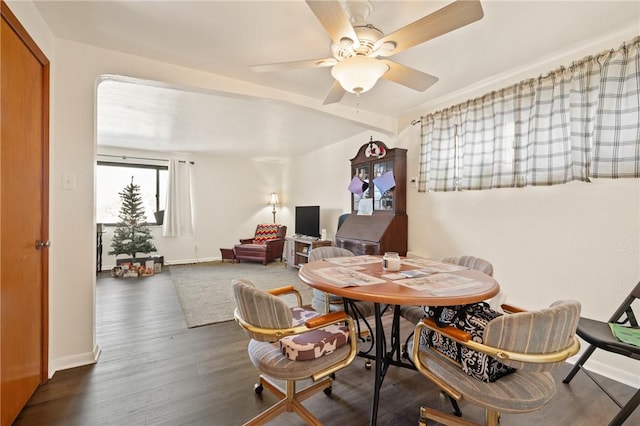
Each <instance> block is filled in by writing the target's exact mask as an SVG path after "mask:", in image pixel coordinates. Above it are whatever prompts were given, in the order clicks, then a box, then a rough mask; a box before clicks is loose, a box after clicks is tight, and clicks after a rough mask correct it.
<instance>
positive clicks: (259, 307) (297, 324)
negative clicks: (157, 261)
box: [232, 279, 357, 425]
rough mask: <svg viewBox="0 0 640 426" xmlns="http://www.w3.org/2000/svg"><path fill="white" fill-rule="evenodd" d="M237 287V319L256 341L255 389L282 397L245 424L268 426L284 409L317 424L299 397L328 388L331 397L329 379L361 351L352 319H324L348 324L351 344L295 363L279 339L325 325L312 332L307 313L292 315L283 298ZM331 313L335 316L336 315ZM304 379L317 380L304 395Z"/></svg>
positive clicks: (246, 284) (246, 285) (252, 353)
mask: <svg viewBox="0 0 640 426" xmlns="http://www.w3.org/2000/svg"><path fill="white" fill-rule="evenodd" d="M232 286H233V293H234V296H235V300H236V312H235V317H236V320H237V321H238V323H239V324H240V325H241V326H242V327H243V328H244V330H245V331H246V332H247V334H248V335H249V336H250V337H251V340H250V342H249V345H248V352H249V359H250V360H251V362H252V364H253V365H254V366H255V367H256V368H257V369H258V370H259V371H260V372H261V373H262V374H261V375H260V383H259V384H258V385H256V387H255V391H256V393H258V394H260V393H262V390H263V387H266V388H268V389H269V390H270V391H271V392H273V393H274V394H275V395H276V396H277V397H278V398H279V399H280V401H279V402H278V403H276V404H275V405H273V406H271V407H270V408H269V409H268V410H266V411H264V412H262V413H261V414H259V415H258V416H256V417H254V418H253V419H251V420H250V421H248V422H247V423H245V425H259V424H263V423H265V422H267V421H269V420H271V419H273V418H274V417H276V416H277V415H279V414H280V413H282V412H285V411H289V412H295V413H297V414H298V415H300V416H301V417H302V418H303V419H314V420H315V421H317V419H316V418H315V417H314V416H313V414H311V412H309V411H308V410H307V409H306V408H305V407H304V406H302V404H300V402H299V400H298V397H299V395H305V396H306V395H310V394H312V393H314V392H318V391H320V390H324V392H325V393H326V394H327V395H328V394H330V393H331V384H332V380H331V378H330V377H329V376H330V375H331V374H332V373H334V372H335V371H337V370H338V369H340V368H343V367H345V366H346V365H348V364H350V363H351V361H353V359H354V358H355V356H356V353H357V343H356V334H355V326H354V324H353V320H352V319H351V318H350V317H348V316H346V315H342V316H337V317H335V318H326V319H325V322H327V324H326V325H329V324H343V323H345V322H346V323H347V325H348V329H349V344H345V345H343V346H340V347H338V348H336V349H335V350H333V351H332V352H329V353H326V354H325V355H323V356H320V357H319V358H316V359H311V360H304V361H295V360H291V359H289V358H288V357H287V356H286V355H284V354H283V351H282V349H281V347H280V345H279V339H280V338H281V337H282V336H287V335H289V336H292V335H297V334H296V333H300V332H301V331H304V330H298V329H300V328H302V329H309V330H318V327H320V326H325V325H322V324H318V325H316V326H314V327H312V328H309V327H308V326H307V325H306V324H305V323H304V321H303V320H304V316H305V315H307V313H305V312H302V313H301V312H292V311H293V310H295V308H290V307H289V306H288V305H287V304H286V303H285V302H284V301H283V300H281V299H280V298H279V297H277V296H275V295H273V294H270V293H269V292H266V291H263V290H260V289H257V288H256V287H255V286H254V285H253V283H252V282H251V281H249V280H245V279H236V280H233V282H232ZM308 313H310V314H309V315H311V317H312V319H311V321H313V320H317V319H321V318H322V316H321V315H319V314H318V313H316V312H313V311H311V310H308ZM332 315H333V316H335V314H332ZM301 316H302V317H301ZM296 330H297V331H296ZM260 331H263V333H260ZM265 332H269V333H271V334H267V333H265ZM275 332H277V333H278V334H275ZM310 332H312V333H313V332H314V331H310ZM271 379H276V380H284V381H285V382H286V389H282V388H280V386H279V385H278V384H276V382H274V381H272V380H271ZM304 379H313V381H314V383H312V384H311V385H309V386H307V387H305V388H304V389H302V390H301V391H296V386H295V382H296V381H297V380H304ZM301 398H302V399H304V398H303V397H301ZM314 424H315V423H314Z"/></svg>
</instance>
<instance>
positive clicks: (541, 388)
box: [410, 300, 580, 426]
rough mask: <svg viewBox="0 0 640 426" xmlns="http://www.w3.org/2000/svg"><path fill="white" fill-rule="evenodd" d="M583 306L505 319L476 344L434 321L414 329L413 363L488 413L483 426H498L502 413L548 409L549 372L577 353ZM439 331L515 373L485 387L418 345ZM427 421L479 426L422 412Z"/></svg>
mask: <svg viewBox="0 0 640 426" xmlns="http://www.w3.org/2000/svg"><path fill="white" fill-rule="evenodd" d="M579 317H580V303H579V302H577V301H573V300H566V301H564V300H563V301H557V302H554V303H553V304H552V305H551V306H550V307H549V308H546V309H541V310H537V311H521V312H516V313H513V314H507V315H501V316H499V317H496V318H495V319H493V320H491V321H489V323H487V325H486V327H485V329H484V334H483V336H482V338H483V343H477V342H475V341H473V340H472V339H471V336H470V335H469V334H468V333H466V332H464V331H462V330H459V329H456V328H454V327H451V326H448V327H444V328H439V327H438V326H437V325H436V323H435V322H434V321H433V320H432V319H431V318H429V319H424V320H422V321H421V322H419V323H418V324H417V325H416V328H415V333H414V337H413V340H412V342H411V344H410V353H411V359H412V361H413V363H414V364H415V366H416V368H417V370H418V371H419V372H420V373H421V374H422V375H423V376H425V377H426V378H427V379H429V380H430V381H432V382H433V383H435V384H436V385H437V386H438V387H440V389H442V390H443V391H444V392H445V393H446V394H447V395H449V396H450V397H451V398H453V399H455V400H456V401H461V400H465V401H468V402H470V403H472V404H474V405H478V406H480V407H483V408H484V409H485V424H486V425H489V426H497V424H498V419H499V413H511V414H515V413H527V412H531V411H535V410H538V409H541V408H542V407H544V406H545V405H546V404H547V403H548V402H549V401H550V400H551V398H552V397H553V395H554V394H555V391H556V385H555V381H554V379H553V377H552V376H551V373H550V371H551V370H553V369H554V368H556V367H558V366H559V365H561V364H562V363H563V361H564V360H566V359H567V358H569V357H570V356H572V355H574V354H576V353H577V352H578V350H579V349H580V344H579V342H578V339H577V337H576V336H575V333H576V328H577V326H578V319H579ZM427 328H428V329H432V330H435V331H437V332H439V333H441V334H443V335H445V336H446V337H449V338H450V339H452V340H455V341H456V342H458V343H459V344H461V345H465V346H467V347H469V348H471V349H473V350H475V351H480V352H483V353H486V354H488V355H490V356H492V357H494V358H496V359H498V360H499V361H500V362H501V363H503V364H505V365H508V366H510V367H513V368H515V369H516V371H515V372H513V373H511V374H509V375H507V376H504V377H502V378H500V379H498V380H497V381H495V382H484V381H481V380H478V379H476V378H474V377H471V376H469V375H468V374H467V373H465V372H464V371H463V370H462V369H461V367H460V366H459V365H458V364H456V363H455V362H453V361H452V360H451V359H450V358H447V357H445V356H444V355H442V354H441V353H440V352H438V351H436V350H434V349H433V348H431V347H427V346H423V345H421V344H420V335H421V333H422V331H423V330H425V329H427ZM427 419H431V420H435V421H438V422H441V423H443V424H445V425H452V424H456V425H460V424H463V425H471V424H475V423H473V422H470V421H466V420H463V419H461V418H459V417H456V416H453V415H452V414H449V413H444V412H441V411H439V410H435V409H433V408H429V407H420V421H419V424H420V425H422V426H424V425H426V421H427Z"/></svg>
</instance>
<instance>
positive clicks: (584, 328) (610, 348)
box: [562, 282, 640, 426]
mask: <svg viewBox="0 0 640 426" xmlns="http://www.w3.org/2000/svg"><path fill="white" fill-rule="evenodd" d="M636 299H640V282H638V284H636V286H635V288H634V289H633V290H632V291H631V293H630V294H629V295H628V296H627V297H626V299H624V302H622V304H621V305H620V307H618V309H617V310H616V312H615V313H614V314H613V316H612V317H611V318H610V319H609V321H608V322H602V321H596V320H592V319H588V318H580V322H579V324H578V330H577V332H576V334H577V335H578V336H580V337H581V338H582V339H584V340H585V341H586V342H587V343H589V347H588V348H587V350H586V351H585V352H584V353H583V354H582V355H581V356H580V358H579V359H578V361H577V362H576V363H575V365H574V366H573V368H572V369H571V371H570V372H569V374H567V375H566V377H565V378H564V379H563V380H562V382H563V383H569V382H570V381H571V379H573V376H575V375H576V373H577V372H578V370H580V369H582V371H584V372H585V374H586V375H587V376H589V378H590V379H591V380H593V381H594V382H595V383H596V384H597V385H598V387H599V388H600V389H602V391H603V392H604V393H606V394H607V396H608V397H609V398H611V400H612V401H613V402H615V403H616V405H617V406H618V407H620V411H619V412H618V414H617V415H616V416H615V417H614V418H613V419H612V420H611V422H609V426H619V425H621V424H622V423H624V422H625V420H626V419H627V417H629V416H630V415H631V413H633V411H634V410H635V409H636V407H637V406H638V404H640V389H638V390H637V391H636V393H635V394H634V395H633V396H632V397H631V398H630V399H629V400H628V401H627V402H626V404H622V403H621V402H620V401H618V400H617V399H616V398H615V397H614V396H613V395H611V393H609V392H608V391H607V390H606V389H605V388H604V387H603V386H602V384H601V383H599V381H598V380H597V379H596V378H595V377H594V376H593V375H592V374H591V373H590V372H589V371H588V370H586V369H585V368H584V363H585V362H587V359H588V358H589V357H590V356H591V354H592V353H593V352H594V351H595V350H596V349H602V350H604V351H607V352H613V353H616V354H619V355H623V356H626V357H628V358H631V359H636V360H640V346H635V345H631V344H628V343H623V342H621V341H619V340H617V339H616V338H615V336H614V335H613V333H612V332H611V328H610V327H609V323H617V324H628V326H630V327H634V328H638V320H637V318H636V316H635V315H634V313H633V309H632V306H631V305H632V303H633V302H634V301H635V300H636Z"/></svg>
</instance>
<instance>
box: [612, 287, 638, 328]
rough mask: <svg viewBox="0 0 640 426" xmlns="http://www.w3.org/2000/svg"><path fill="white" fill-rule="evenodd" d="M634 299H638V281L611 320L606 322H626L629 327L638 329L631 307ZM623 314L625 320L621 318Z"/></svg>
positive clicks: (636, 319)
mask: <svg viewBox="0 0 640 426" xmlns="http://www.w3.org/2000/svg"><path fill="white" fill-rule="evenodd" d="M636 299H640V281H638V284H636V286H635V287H634V288H633V290H631V293H629V295H628V296H627V297H626V298H625V299H624V301H623V302H622V304H621V305H620V306H619V307H618V309H617V310H616V311H615V312H614V313H613V315H612V316H611V318H609V321H608V322H617V323H619V324H624V323H627V322H628V323H629V325H630V326H632V327H638V318H636V315H635V313H634V312H633V306H632V305H633V302H635V300H636ZM624 314H626V318H623V317H622V316H623V315H624Z"/></svg>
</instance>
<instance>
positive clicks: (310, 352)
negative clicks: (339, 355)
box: [280, 307, 349, 361]
mask: <svg viewBox="0 0 640 426" xmlns="http://www.w3.org/2000/svg"><path fill="white" fill-rule="evenodd" d="M291 313H292V314H293V325H294V326H297V325H301V324H303V323H304V322H305V321H306V320H307V319H309V318H313V317H315V316H318V315H319V314H318V312H316V311H314V310H311V309H309V308H305V307H300V308H293V309H292V312H291ZM348 341H349V327H346V326H343V325H338V324H331V325H328V326H326V327H322V328H319V329H317V330H313V331H309V332H307V333H302V334H297V335H295V336H287V337H283V338H282V339H280V349H281V350H282V354H283V355H284V356H286V357H287V358H289V359H290V360H293V361H307V360H312V359H316V358H320V357H321V356H323V355H328V354H330V353H331V352H333V351H335V350H336V349H338V348H339V347H341V346H343V345H345V344H346V343H347V342H348Z"/></svg>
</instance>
